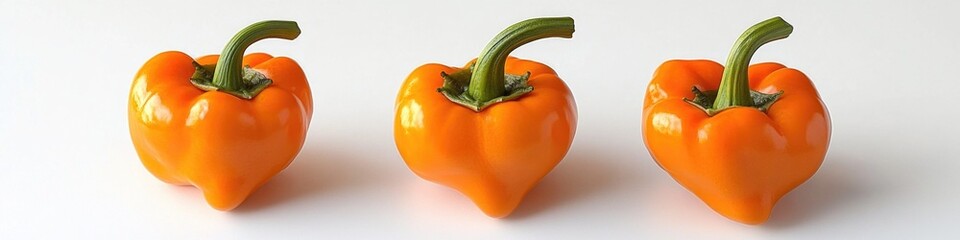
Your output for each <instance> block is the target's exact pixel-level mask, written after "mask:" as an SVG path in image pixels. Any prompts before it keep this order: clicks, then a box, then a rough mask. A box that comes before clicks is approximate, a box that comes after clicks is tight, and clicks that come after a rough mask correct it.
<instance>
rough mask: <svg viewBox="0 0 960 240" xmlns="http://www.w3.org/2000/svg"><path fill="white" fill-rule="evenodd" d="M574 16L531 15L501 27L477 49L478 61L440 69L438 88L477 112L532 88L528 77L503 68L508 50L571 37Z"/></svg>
mask: <svg viewBox="0 0 960 240" xmlns="http://www.w3.org/2000/svg"><path fill="white" fill-rule="evenodd" d="M573 32H574V25H573V18H570V17H556V18H533V19H528V20H524V21H522V22H519V23H516V24H513V25H511V26H510V27H507V28H506V29H504V30H503V31H502V32H500V34H498V35H497V36H496V37H494V38H493V40H491V41H490V43H489V44H487V46H486V47H485V48H484V49H483V51H482V52H481V53H480V57H479V58H477V62H476V63H474V64H473V65H472V66H469V67H467V68H465V69H463V70H460V71H457V72H454V73H451V74H447V73H445V72H444V73H441V74H440V76H441V77H443V86H442V87H440V88H439V89H437V91H439V92H440V93H442V94H443V95H444V96H446V97H447V99H450V101H452V102H454V103H457V104H460V105H463V106H464V107H467V108H470V109H471V110H474V111H477V112H480V111H483V109H485V108H487V107H489V106H491V105H493V104H496V103H499V102H503V101H509V100H513V99H517V98H520V97H522V96H523V95H524V94H527V93H529V92H532V91H533V86H530V85H528V84H527V80H528V78H529V77H530V73H529V72H528V73H527V74H525V75H522V76H518V75H510V74H506V73H505V72H504V67H505V65H506V62H507V57H508V56H509V55H510V52H512V51H513V50H515V49H517V48H518V47H520V46H523V45H524V44H527V43H529V42H532V41H535V40H538V39H543V38H550V37H562V38H572V37H573Z"/></svg>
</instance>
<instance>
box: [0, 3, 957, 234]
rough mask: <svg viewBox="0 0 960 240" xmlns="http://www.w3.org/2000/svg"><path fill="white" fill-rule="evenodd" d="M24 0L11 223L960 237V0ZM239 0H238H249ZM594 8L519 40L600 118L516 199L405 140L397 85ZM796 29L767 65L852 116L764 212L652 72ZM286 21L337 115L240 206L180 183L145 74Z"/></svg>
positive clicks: (13, 124)
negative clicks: (822, 156) (670, 114)
mask: <svg viewBox="0 0 960 240" xmlns="http://www.w3.org/2000/svg"><path fill="white" fill-rule="evenodd" d="M473 2H474V3H450V1H436V2H424V1H416V2H413V1H410V2H404V3H400V1H396V2H393V1H389V2H387V1H384V2H382V3H379V2H378V3H354V2H353V1H325V2H313V1H301V2H290V3H282V4H281V3H266V2H264V1H256V2H247V3H230V4H228V3H193V1H182V2H170V3H167V1H60V2H40V1H9V0H4V1H0V21H2V22H3V24H2V25H0V68H2V69H3V70H2V71H3V73H2V74H0V91H2V92H0V188H2V190H0V239H25V238H28V239H29V238H55V239H61V238H94V239H101V238H124V239H130V238H137V239H140V238H141V237H148V238H157V239H176V238H187V239H244V238H250V239H273V238H279V237H283V238H317V237H320V238H333V239H338V238H413V239H422V238H446V239H458V238H487V239H489V238H509V239H531V238H538V239H547V238H581V239H582V238H628V239H649V238H653V239H664V238H668V239H676V238H703V237H709V238H728V239H751V238H778V239H780V238H812V239H821V238H845V239H849V238H865V239H874V238H900V239H902V238H913V237H920V238H954V239H955V238H957V237H958V236H960V234H958V233H960V232H958V229H957V227H956V224H957V222H958V221H960V207H958V202H960V192H958V191H960V187H957V185H958V184H960V177H958V172H960V159H958V157H957V156H958V155H960V150H958V149H960V147H957V145H958V144H960V141H958V140H957V138H956V135H957V134H960V130H958V128H957V125H956V122H957V121H960V114H958V111H957V104H956V99H957V97H956V96H957V95H956V94H957V91H958V89H960V79H958V78H960V77H958V71H957V70H958V69H960V60H958V58H957V56H960V47H958V46H960V44H958V43H960V35H958V29H960V28H958V25H957V24H958V23H960V17H958V16H960V15H957V14H956V13H957V12H958V11H960V3H958V2H957V1H929V2H926V3H909V4H908V3H906V2H913V1H849V2H847V3H843V4H835V3H831V2H834V1H817V2H814V1H791V2H783V3H772V2H769V1H745V2H738V3H719V2H718V1H703V2H682V3H680V2H677V3H674V1H669V2H668V1H656V2H636V1H609V2H608V1H596V0H591V1H577V2H575V1H523V3H509V2H513V1H501V2H498V3H489V2H490V1H473ZM225 5H230V6H225ZM559 15H569V16H573V17H574V18H575V19H576V29H577V31H576V33H575V34H574V38H573V39H572V40H565V39H550V40H542V41H538V42H534V43H531V44H529V45H527V46H524V47H522V48H520V49H519V50H517V51H516V52H514V55H515V56H519V57H522V58H530V59H536V60H539V61H542V62H544V63H546V64H548V65H550V66H552V67H554V68H555V69H556V70H557V71H558V72H559V74H560V76H561V77H562V78H563V79H564V80H565V81H567V84H568V85H569V86H570V88H571V89H572V90H573V91H574V94H575V96H576V100H577V105H578V106H579V113H580V114H579V116H580V125H579V127H578V130H577V136H576V137H577V138H576V140H575V141H574V143H573V146H572V148H571V150H570V153H569V154H568V157H567V158H566V159H564V160H563V162H562V163H561V164H560V165H559V166H558V167H557V168H556V169H555V170H554V171H553V172H552V173H551V174H550V175H548V176H547V177H546V178H545V179H544V180H543V182H541V184H540V185H539V186H538V187H537V188H535V189H534V190H533V191H532V192H531V193H530V194H529V195H528V196H527V198H526V201H525V202H523V203H522V204H521V205H520V207H519V209H518V210H517V211H516V212H515V213H514V214H513V215H512V216H511V217H509V218H507V219H502V220H497V219H490V218H488V217H486V216H484V215H483V214H482V213H481V212H480V211H479V210H478V209H477V208H476V207H474V206H473V204H472V203H471V202H470V201H469V200H468V199H467V198H465V197H463V196H461V195H460V194H458V193H456V192H455V191H453V190H450V189H448V188H445V187H442V186H439V185H436V184H433V183H430V182H426V181H423V180H421V179H419V178H417V177H416V176H414V175H413V174H412V173H411V172H410V171H409V170H408V169H407V168H406V166H405V165H404V164H403V161H402V160H401V159H400V156H399V154H398V153H397V151H396V149H395V147H394V144H393V137H392V131H393V125H392V124H393V122H392V121H393V114H394V113H393V104H394V98H395V96H396V91H397V89H398V88H399V85H400V83H401V82H402V81H403V79H404V78H405V77H406V76H407V74H409V73H410V71H412V70H413V69H414V68H416V67H417V66H419V65H421V64H424V63H428V62H439V63H444V64H448V65H455V66H460V65H462V64H464V63H465V62H466V61H468V60H470V59H471V58H473V57H475V56H476V55H477V54H479V51H480V50H481V48H482V47H483V46H484V45H485V44H486V43H487V41H488V40H489V39H490V38H491V37H492V36H494V35H495V34H496V33H497V32H498V31H500V30H501V29H502V28H504V27H506V26H508V25H509V24H511V23H514V22H517V21H520V20H523V19H526V18H530V17H537V16H559ZM774 15H781V16H783V17H784V18H785V19H786V20H787V21H789V22H790V23H792V24H793V25H794V26H795V27H796V30H795V31H794V33H793V35H792V36H791V37H790V38H789V39H786V40H782V41H778V42H774V43H771V44H768V45H767V46H765V47H763V48H762V49H761V50H760V52H759V53H758V54H757V55H756V57H755V58H754V59H755V60H754V62H761V61H777V62H781V63H784V64H786V65H787V66H790V67H793V68H798V69H800V70H801V71H803V72H805V73H806V74H807V75H809V76H810V77H811V78H812V79H813V81H814V82H815V83H816V85H817V87H818V88H819V90H820V93H821V94H822V97H823V99H824V101H825V102H826V103H827V106H828V108H829V110H830V113H831V115H832V118H833V129H834V132H833V138H832V144H831V146H830V151H829V153H828V154H827V158H826V161H825V162H824V164H823V166H822V168H821V169H820V171H819V172H818V173H817V174H816V175H815V176H814V177H813V178H812V179H811V180H810V181H808V182H807V183H806V184H804V185H802V186H800V187H799V188H797V189H796V190H794V191H793V192H792V193H790V194H789V195H787V196H786V197H785V198H784V199H783V200H782V201H781V202H780V203H779V205H777V207H776V209H774V212H773V216H772V218H771V219H770V221H769V222H768V223H767V224H766V225H763V226H745V225H741V224H739V223H735V222H732V221H729V220H727V219H725V218H723V217H721V216H720V215H717V214H716V213H714V212H713V211H711V210H710V209H709V208H707V207H706V206H705V205H704V204H702V203H701V202H700V201H699V200H698V199H697V198H695V197H694V196H693V195H692V194H690V193H689V192H687V191H686V190H685V189H683V188H682V187H680V186H679V185H678V184H676V183H675V182H674V181H673V179H671V178H670V177H669V176H667V174H666V173H664V172H663V171H662V170H661V169H659V168H658V167H657V166H656V164H655V163H654V162H653V160H651V159H650V157H649V155H648V154H647V152H646V149H645V148H644V147H643V143H642V140H641V137H640V112H641V104H642V99H643V95H642V94H643V89H644V88H645V87H646V84H647V83H648V82H649V80H650V77H651V76H652V73H653V70H654V69H655V68H656V67H657V66H658V65H659V64H660V63H662V62H663V61H665V60H668V59H675V58H707V59H713V60H717V61H721V62H722V61H723V60H724V59H725V58H726V54H727V53H728V51H729V48H730V47H731V45H732V43H733V41H734V40H735V39H736V37H737V36H739V34H740V32H741V31H742V30H744V29H745V28H746V27H748V26H750V25H751V24H753V23H756V22H759V21H761V20H764V19H766V18H769V17H771V16H774ZM263 19H290V20H296V21H298V22H299V24H300V27H301V28H302V29H303V34H302V35H301V36H300V38H299V39H297V40H295V41H292V42H290V41H283V40H268V41H263V42H261V43H257V44H255V45H253V46H252V47H251V48H250V52H253V51H266V52H270V53H273V54H275V55H282V56H289V57H292V58H294V59H296V60H297V61H299V63H300V64H301V65H302V66H303V67H304V69H305V71H306V74H307V76H308V79H309V80H310V81H311V85H312V87H313V91H314V98H315V103H314V104H315V107H316V109H317V110H316V112H315V113H314V118H313V125H312V127H311V129H310V133H309V137H308V139H307V141H306V145H305V147H304V149H303V151H302V152H301V153H300V155H299V157H298V158H297V159H296V160H295V161H294V162H293V164H292V165H290V167H289V168H288V169H287V170H286V171H284V172H282V173H281V174H280V175H278V176H277V177H275V178H274V179H273V180H272V181H271V182H269V183H268V184H267V185H265V186H264V187H263V188H262V189H261V190H260V191H259V192H256V193H255V194H254V195H253V196H252V197H250V198H249V199H248V200H247V201H246V202H245V203H244V204H243V205H241V207H240V208H238V209H236V210H235V211H233V212H219V211H216V210H213V209H212V208H210V207H208V206H207V204H206V203H205V202H204V201H203V199H202V196H201V195H200V193H199V191H197V190H196V189H194V188H191V187H175V186H169V185H166V184H164V183H162V182H160V181H159V180H157V179H155V178H154V177H152V176H151V175H150V174H149V173H148V172H147V171H146V169H144V168H143V166H142V165H141V164H140V162H139V160H138V159H137V156H136V154H135V153H134V150H133V146H132V144H131V143H130V139H129V135H128V132H127V120H126V107H127V106H126V104H127V94H128V90H129V85H130V83H131V81H132V77H133V75H134V73H136V71H137V69H138V68H139V67H140V66H141V65H142V64H143V63H144V62H145V61H146V60H147V59H149V58H150V57H151V56H153V55H155V54H157V53H159V52H162V51H166V50H180V51H184V52H186V53H188V54H191V55H192V56H195V57H196V56H200V55H205V54H214V53H219V52H220V50H221V48H222V47H223V44H225V43H226V41H227V40H228V39H229V38H230V37H231V36H232V35H233V34H234V33H235V31H237V30H239V29H240V28H242V27H244V26H246V25H247V24H249V23H252V22H254V21H258V20H263Z"/></svg>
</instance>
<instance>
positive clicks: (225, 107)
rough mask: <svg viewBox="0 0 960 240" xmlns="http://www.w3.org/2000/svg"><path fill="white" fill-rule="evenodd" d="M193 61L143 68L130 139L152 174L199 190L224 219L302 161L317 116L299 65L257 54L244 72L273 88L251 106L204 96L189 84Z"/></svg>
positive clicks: (164, 59) (224, 96)
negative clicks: (300, 156)
mask: <svg viewBox="0 0 960 240" xmlns="http://www.w3.org/2000/svg"><path fill="white" fill-rule="evenodd" d="M218 57H219V56H218V55H210V56H205V57H201V58H199V59H197V60H196V62H197V63H199V64H201V65H210V64H214V63H217V62H218V60H219V58H218ZM194 61H195V60H194V59H193V58H191V57H190V56H188V55H186V54H184V53H182V52H176V51H170V52H164V53H160V54H158V55H156V56H154V57H153V58H151V59H150V60H149V61H147V63H146V64H144V65H143V67H142V68H141V69H140V71H139V72H138V73H137V75H136V77H135V78H134V81H133V86H132V87H131V90H130V97H129V105H128V106H129V107H128V113H129V114H128V120H129V125H130V136H131V139H132V140H133V144H134V147H135V148H136V150H137V154H138V155H139V157H140V160H141V162H142V163H143V165H144V166H145V167H146V168H147V169H148V170H149V171H150V173H152V174H153V175H154V176H156V177H157V178H158V179H160V180H162V181H164V182H167V183H170V184H175V185H194V186H196V187H197V188H199V189H200V190H202V191H203V195H204V197H205V198H206V200H207V203H209V205H210V206H212V207H213V208H215V209H218V210H223V211H226V210H230V209H233V208H235V207H237V206H238V205H239V204H240V203H242V202H243V201H244V199H246V198H247V196H249V195H250V194H251V193H252V192H253V191H255V190H256V189H257V188H259V187H260V186H261V185H263V184H264V183H266V182H267V180H269V179H270V178H271V177H273V176H274V175H276V174H277V173H279V172H280V171H281V170H283V169H284V168H286V167H287V166H288V165H289V164H290V163H291V161H293V159H294V158H295V157H296V156H297V153H298V152H299V151H300V148H301V147H302V146H303V142H304V138H305V137H306V131H307V128H308V126H309V125H310V118H311V116H312V114H313V106H312V103H313V101H312V99H311V98H312V97H311V93H310V86H309V85H308V84H307V80H306V77H305V75H304V73H303V70H302V69H301V68H300V66H299V65H298V64H297V63H296V62H295V61H294V60H292V59H290V58H286V57H273V56H270V55H268V54H265V53H255V54H249V55H246V56H245V57H243V58H242V65H245V66H250V67H252V69H253V70H255V71H257V72H259V73H261V74H263V75H265V76H266V77H267V78H269V79H271V80H272V84H270V85H269V86H268V87H266V88H265V89H263V90H262V92H260V93H259V94H258V95H256V96H255V97H254V98H252V99H249V100H248V99H243V98H240V97H237V96H234V95H232V94H230V93H226V92H223V91H205V90H202V89H200V88H198V87H196V86H194V85H193V84H191V80H190V79H191V76H192V75H193V74H194V72H195V70H196V68H195V66H194V65H193V62H194Z"/></svg>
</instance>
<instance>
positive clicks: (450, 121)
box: [394, 18, 577, 218]
mask: <svg viewBox="0 0 960 240" xmlns="http://www.w3.org/2000/svg"><path fill="white" fill-rule="evenodd" d="M535 20H536V21H554V22H556V21H560V22H562V25H563V28H569V29H567V31H569V32H567V33H566V36H567V37H570V36H572V35H570V34H572V32H573V20H572V19H569V18H563V19H559V18H558V19H550V20H544V19H534V20H527V21H535ZM522 23H524V22H521V23H518V24H522ZM515 26H516V25H515ZM508 29H509V28H508ZM550 36H564V35H563V34H560V35H550ZM550 36H539V37H538V38H542V37H550ZM510 41H511V40H505V41H504V42H510ZM523 43H525V42H523ZM523 43H519V44H517V46H519V45H520V44H523ZM515 47H516V46H514V48H515ZM488 48H489V46H488ZM510 50H512V49H510ZM492 51H496V50H492ZM485 52H489V51H485ZM506 52H509V50H507V51H506ZM501 53H502V52H501ZM481 55H484V54H481ZM499 56H501V57H502V58H501V59H500V60H493V61H492V62H499V63H500V65H496V64H493V65H494V66H492V67H490V68H486V70H497V69H502V70H503V72H500V73H494V75H493V76H496V75H499V76H500V77H503V76H504V75H503V74H504V73H505V74H507V75H513V76H520V75H524V74H529V78H528V80H527V82H526V83H527V84H529V86H531V87H532V89H533V90H532V91H529V92H528V93H526V94H523V95H522V96H520V97H518V98H513V99H510V100H502V101H499V102H496V101H498V100H494V102H496V103H494V104H492V105H487V106H486V107H478V106H477V105H472V106H467V105H470V104H466V105H462V104H458V103H456V102H454V101H452V100H451V99H450V98H448V97H447V96H445V95H444V94H443V93H441V92H442V88H444V86H445V78H444V77H443V76H444V75H445V74H446V73H458V72H462V71H469V70H468V69H473V71H474V72H473V74H474V75H472V76H473V79H472V80H471V81H473V82H471V84H478V83H477V81H480V80H478V77H476V76H477V75H479V74H482V71H485V70H484V67H482V66H484V65H485V64H483V63H478V62H480V61H484V59H483V58H481V59H479V60H476V61H471V62H470V63H467V64H466V66H464V67H463V68H456V67H449V66H445V65H440V64H426V65H423V66H420V67H419V68H417V69H416V70H414V71H413V72H412V73H411V74H410V75H409V77H407V79H406V81H404V83H403V84H402V85H401V88H400V91H399V94H398V96H397V100H396V117H395V121H394V139H395V140H396V144H397V149H398V150H399V152H400V155H401V156H402V157H403V160H404V161H405V162H406V164H407V166H409V167H410V170H412V171H413V172H414V173H416V175H417V176H420V177H421V178H423V179H426V180H429V181H431V182H435V183H439V184H442V185H445V186H448V187H451V188H454V189H456V190H458V191H459V192H461V193H463V194H464V195H466V196H467V197H469V198H470V199H471V200H472V201H473V202H474V203H475V204H476V205H477V206H478V207H479V208H480V209H481V210H482V211H483V212H484V213H485V214H486V215H488V216H491V217H496V218H500V217H505V216H507V215H509V214H510V213H511V212H513V210H514V209H516V207H517V206H518V205H519V204H520V202H521V201H522V200H523V198H524V196H525V195H526V194H527V192H529V191H530V189H532V188H533V187H534V186H535V185H536V184H537V183H538V182H539V181H540V179H542V178H543V177H544V176H545V175H547V173H549V172H550V171H551V170H552V169H553V168H554V167H555V166H556V165H557V164H558V163H559V162H560V160H562V159H563V157H564V155H566V153H567V150H568V149H569V148H570V145H571V143H572V142H573V137H574V133H575V131H576V123H577V110H576V104H575V102H574V99H573V95H572V94H571V92H570V89H569V88H567V85H566V84H565V83H564V82H563V81H562V80H561V79H560V78H559V77H557V74H556V72H554V70H553V69H551V68H550V67H548V66H547V65H544V64H541V63H538V62H534V61H530V60H523V59H517V58H513V57H507V55H506V53H502V54H500V55H499ZM487 66H490V65H487ZM500 84H501V86H502V83H500ZM488 86H492V85H488ZM472 87H474V85H471V88H472ZM438 89H441V92H438ZM498 96H501V95H498ZM481 102H482V101H481Z"/></svg>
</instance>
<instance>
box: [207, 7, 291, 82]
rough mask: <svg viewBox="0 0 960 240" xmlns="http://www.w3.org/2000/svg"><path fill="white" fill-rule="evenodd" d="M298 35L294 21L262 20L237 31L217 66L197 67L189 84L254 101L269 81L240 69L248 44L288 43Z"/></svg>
mask: <svg viewBox="0 0 960 240" xmlns="http://www.w3.org/2000/svg"><path fill="white" fill-rule="evenodd" d="M297 36H300V27H298V26H297V23H296V22H293V21H262V22H257V23H254V24H252V25H250V26H248V27H246V28H244V29H243V30H240V32H238V33H237V34H236V35H234V37H233V38H232V39H230V42H229V43H227V46H226V47H224V49H223V52H222V53H221V54H220V58H219V60H217V64H214V65H200V64H199V63H197V62H194V63H193V66H194V68H195V69H196V70H195V71H194V73H193V76H191V77H190V83H192V84H193V85H194V86H196V87H197V88H200V89H202V90H204V91H222V92H226V93H230V94H232V95H234V96H237V97H239V98H243V99H248V100H249V99H253V98H254V97H256V96H257V94H259V93H260V92H261V91H263V90H264V89H266V88H267V87H268V86H270V84H272V83H273V81H272V80H270V79H268V78H267V77H266V76H265V75H263V74H262V73H260V72H258V71H256V70H254V69H253V68H250V66H243V53H244V52H245V51H246V50H247V47H249V46H250V45H251V44H253V43H255V42H257V41H260V40H263V39H267V38H281V39H287V40H293V39H296V38H297Z"/></svg>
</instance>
